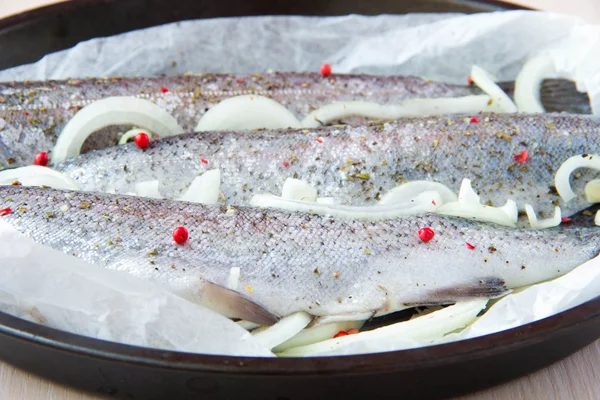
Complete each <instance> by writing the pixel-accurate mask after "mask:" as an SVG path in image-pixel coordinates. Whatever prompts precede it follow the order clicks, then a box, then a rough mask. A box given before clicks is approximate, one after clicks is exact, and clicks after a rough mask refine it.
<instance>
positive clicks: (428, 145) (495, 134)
mask: <svg viewBox="0 0 600 400" xmlns="http://www.w3.org/2000/svg"><path fill="white" fill-rule="evenodd" d="M474 121H475V120H474V119H472V118H471V117H470V116H448V117H436V118H406V119H402V120H400V121H395V122H389V123H380V124H374V123H371V124H365V125H358V126H334V127H322V128H317V129H311V130H308V129H302V130H258V131H252V132H202V133H198V134H189V135H182V136H174V137H169V138H165V139H161V140H156V141H153V142H152V143H151V145H150V147H149V148H147V149H144V150H142V149H140V148H138V147H137V146H135V145H134V144H127V145H123V146H114V147H111V148H107V149H103V150H99V151H94V152H90V153H86V154H82V155H80V156H79V157H76V158H75V159H72V160H68V161H66V162H64V163H62V164H58V165H56V166H54V167H53V168H54V169H56V170H57V171H59V172H63V173H65V174H66V175H67V176H69V177H70V178H72V179H74V180H75V181H76V182H77V183H78V184H79V185H80V187H81V189H82V190H85V191H100V192H110V193H120V194H126V193H131V192H135V184H136V183H138V182H143V181H152V180H158V181H159V182H160V184H161V185H162V186H161V188H160V190H161V193H162V194H163V195H164V196H166V197H167V198H171V199H175V198H177V197H178V196H179V195H180V194H181V193H183V191H184V190H185V189H186V188H187V187H188V186H189V185H190V183H191V182H192V180H193V179H194V178H195V177H197V176H198V175H199V174H202V173H204V172H206V171H208V170H211V169H219V170H220V173H221V182H222V185H221V191H222V193H223V196H224V201H225V203H226V204H233V205H246V204H248V203H249V202H250V199H251V198H252V196H253V195H254V194H259V193H271V194H275V195H279V194H280V193H281V189H282V186H283V183H284V181H285V180H286V179H287V178H290V177H293V178H297V179H301V180H304V181H306V182H308V183H309V184H310V185H312V186H313V187H314V188H316V189H317V190H318V195H319V197H333V198H334V199H336V201H337V203H338V204H346V205H356V206H359V205H373V204H377V200H378V199H379V198H380V197H381V196H382V195H384V194H385V193H386V192H387V191H389V190H391V189H393V188H394V187H395V186H397V185H400V184H402V183H404V182H408V181H414V180H428V181H435V182H439V183H442V184H445V185H447V186H448V187H450V189H452V190H454V191H456V192H458V189H459V186H460V183H461V181H462V180H463V179H464V178H469V179H471V180H472V183H473V188H474V189H475V191H476V192H478V193H479V195H480V196H481V199H482V202H483V203H487V204H491V205H493V206H501V205H503V204H504V203H505V202H506V201H507V200H508V199H513V200H514V201H516V203H517V205H518V207H519V208H520V209H523V207H524V205H525V204H526V203H529V204H531V205H533V206H534V208H535V209H536V211H540V212H541V213H542V216H550V215H552V213H553V212H554V206H555V205H556V204H560V206H561V208H562V212H563V215H565V216H566V215H571V214H573V213H575V212H577V211H579V210H582V209H584V208H586V207H588V206H589V204H588V203H586V202H585V199H584V196H579V197H578V198H576V199H574V200H572V201H570V202H568V203H567V204H564V203H563V202H562V201H561V199H560V197H559V196H558V194H557V192H556V191H555V189H554V175H555V172H556V170H557V169H558V168H559V167H560V166H561V164H562V163H563V162H564V161H565V160H566V159H567V158H569V157H571V156H574V155H577V154H584V153H587V154H595V153H597V152H598V150H599V146H598V143H599V140H600V139H599V138H600V122H599V121H598V119H595V118H591V117H587V116H573V115H560V114H537V115H525V114H518V115H509V114H485V115H481V116H479V117H478V118H477V119H476V121H477V122H474ZM524 154H526V157H524ZM519 155H521V156H520V157H519ZM595 177H596V174H595V173H594V171H591V170H582V172H581V174H580V175H578V178H576V177H573V178H572V185H573V188H574V190H575V192H576V193H582V191H583V185H584V183H586V182H587V181H589V180H590V179H593V178H595Z"/></svg>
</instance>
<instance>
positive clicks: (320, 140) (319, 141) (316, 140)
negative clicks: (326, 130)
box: [315, 139, 323, 143]
mask: <svg viewBox="0 0 600 400" xmlns="http://www.w3.org/2000/svg"><path fill="white" fill-rule="evenodd" d="M315 142H317V143H323V139H315Z"/></svg>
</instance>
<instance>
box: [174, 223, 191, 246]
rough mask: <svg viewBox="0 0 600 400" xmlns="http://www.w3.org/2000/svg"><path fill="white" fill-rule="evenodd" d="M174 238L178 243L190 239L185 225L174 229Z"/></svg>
mask: <svg viewBox="0 0 600 400" xmlns="http://www.w3.org/2000/svg"><path fill="white" fill-rule="evenodd" d="M173 240H174V241H175V243H177V244H184V243H185V242H187V240H188V231H187V229H185V228H184V227H183V226H180V227H177V228H175V230H174V231H173Z"/></svg>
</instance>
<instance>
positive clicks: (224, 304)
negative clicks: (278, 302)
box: [201, 280, 279, 325]
mask: <svg viewBox="0 0 600 400" xmlns="http://www.w3.org/2000/svg"><path fill="white" fill-rule="evenodd" d="M201 303H202V305H203V306H206V307H207V308H210V309H212V310H213V311H216V312H218V313H220V314H223V315H226V316H228V317H234V318H240V319H243V320H246V321H250V322H254V323H257V324H260V325H273V324H274V323H275V322H277V321H279V317H278V316H277V315H275V314H273V313H272V312H270V311H268V310H267V309H266V308H264V307H263V306H261V305H260V304H257V303H255V302H254V301H252V300H250V299H249V298H247V297H245V296H244V295H243V294H241V293H239V292H236V291H235V290H231V289H227V288H226V287H223V286H221V285H217V284H216V283H213V282H209V281H206V280H204V281H203V286H202V302H201Z"/></svg>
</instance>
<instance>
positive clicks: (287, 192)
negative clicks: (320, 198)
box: [281, 178, 317, 201]
mask: <svg viewBox="0 0 600 400" xmlns="http://www.w3.org/2000/svg"><path fill="white" fill-rule="evenodd" d="M281 198H282V199H287V200H303V201H317V189H315V188H313V187H312V186H310V184H309V183H308V182H305V181H301V180H299V179H293V178H288V179H286V180H285V183H284V184H283V189H281Z"/></svg>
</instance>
